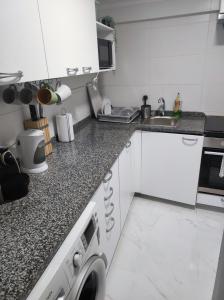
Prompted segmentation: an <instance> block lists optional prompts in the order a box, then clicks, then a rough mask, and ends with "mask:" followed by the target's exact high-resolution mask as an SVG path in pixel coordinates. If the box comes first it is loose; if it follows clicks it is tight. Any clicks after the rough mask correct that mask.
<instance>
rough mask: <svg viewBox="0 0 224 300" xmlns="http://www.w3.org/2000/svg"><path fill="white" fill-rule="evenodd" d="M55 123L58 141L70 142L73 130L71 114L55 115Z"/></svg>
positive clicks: (72, 137) (72, 139) (72, 138)
mask: <svg viewBox="0 0 224 300" xmlns="http://www.w3.org/2000/svg"><path fill="white" fill-rule="evenodd" d="M56 125H57V132H58V140H59V142H64V143H66V142H71V141H74V138H75V137H74V130H73V121H72V115H71V114H69V113H65V114H61V115H56Z"/></svg>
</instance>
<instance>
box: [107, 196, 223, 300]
mask: <svg viewBox="0 0 224 300" xmlns="http://www.w3.org/2000/svg"><path fill="white" fill-rule="evenodd" d="M223 229H224V214H223V213H217V212H212V211H206V210H202V209H197V210H192V209H188V208H183V207H180V206H174V205H170V204H166V203H160V202H155V201H150V200H148V199H142V198H135V199H134V201H133V204H132V207H131V209H130V213H129V216H128V219H127V221H126V224H125V227H124V230H123V233H122V237H121V239H120V242H119V244H118V248H117V251H116V253H115V256H114V259H113V262H112V265H111V268H110V270H109V273H108V276H107V296H106V300H164V299H165V300H211V297H212V291H213V287H214V282H215V275H216V270H217V264H218V258H219V251H220V245H221V240H222V234H223Z"/></svg>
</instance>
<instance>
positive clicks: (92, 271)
mask: <svg viewBox="0 0 224 300" xmlns="http://www.w3.org/2000/svg"><path fill="white" fill-rule="evenodd" d="M105 289H106V260H105V257H104V256H98V255H94V256H92V257H91V258H90V259H89V260H88V261H87V262H86V264H85V265H84V267H83V268H82V269H81V271H80V273H79V276H78V278H77V280H76V283H75V285H74V286H73V288H72V290H71V292H70V294H69V296H68V299H69V300H104V298H105Z"/></svg>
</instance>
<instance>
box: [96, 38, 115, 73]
mask: <svg viewBox="0 0 224 300" xmlns="http://www.w3.org/2000/svg"><path fill="white" fill-rule="evenodd" d="M112 45H113V42H111V41H108V40H104V39H98V53H99V67H100V69H109V68H111V67H113V55H112Z"/></svg>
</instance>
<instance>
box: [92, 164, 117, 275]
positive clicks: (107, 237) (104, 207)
mask: <svg viewBox="0 0 224 300" xmlns="http://www.w3.org/2000/svg"><path fill="white" fill-rule="evenodd" d="M92 200H93V201H94V202H96V203H97V210H98V218H99V227H100V248H101V251H102V252H103V253H105V255H106V257H107V262H108V267H107V271H108V269H109V266H110V264H111V261H112V258H113V255H114V252H115V249H116V247H117V243H118V240H119V238H120V233H121V229H120V206H119V178H118V161H117V162H116V163H115V164H114V166H113V167H112V168H111V170H110V171H109V173H108V174H107V175H106V177H105V179H104V181H103V183H102V184H101V185H100V187H99V189H98V191H97V192H96V194H95V196H94V197H93V199H92Z"/></svg>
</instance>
